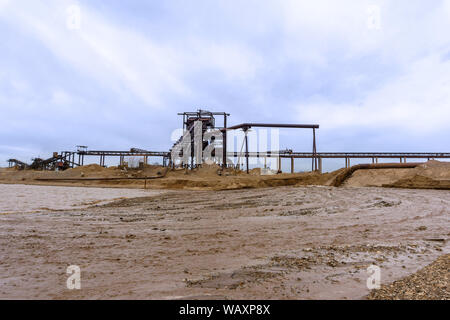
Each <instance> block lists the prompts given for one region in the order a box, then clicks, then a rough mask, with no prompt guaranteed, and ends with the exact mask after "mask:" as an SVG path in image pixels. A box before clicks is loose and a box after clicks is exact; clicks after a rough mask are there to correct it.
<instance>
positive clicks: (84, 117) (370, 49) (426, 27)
mask: <svg viewBox="0 0 450 320" xmlns="http://www.w3.org/2000/svg"><path fill="white" fill-rule="evenodd" d="M199 108H202V109H207V110H211V111H226V112H228V113H230V114H231V117H230V118H229V124H238V123H242V122H281V123H317V124H319V125H320V129H319V130H318V137H317V142H318V151H319V152H320V151H322V152H326V151H328V152H331V151H342V152H344V151H346V152H357V151H361V152H363V151H364V152H370V151H371V152H381V151H386V152H391V151H397V152H401V151H404V152H427V151H428V152H450V148H449V147H450V144H449V140H450V125H449V120H450V1H448V0H442V1H438V0H435V1H414V0H412V1H411V0H409V1H407V0H396V1H393V0H391V1H383V0H372V1H365V0H354V1H350V0H341V1H332V0H329V1H324V0H315V1H301V0H277V1H271V0H259V1H256V0H246V1H237V0H224V1H214V0H189V1H188V0H184V1H183V0H167V1H143V0H141V1H137V0H129V1H126V2H125V1H119V0H109V1H95V0H89V1H87V0H86V1H85V0H79V1H70V0H69V1H67V0H45V1H39V0H33V1H30V0H28V1H25V0H0V117H1V118H0V166H5V165H6V164H7V163H6V160H7V159H9V158H17V159H20V160H23V161H27V162H30V159H31V158H32V157H37V156H39V157H44V158H46V157H50V156H51V153H52V152H53V151H62V150H74V149H75V146H76V145H87V146H89V148H90V149H97V150H99V149H109V150H111V149H112V150H129V149H130V148H131V147H138V148H142V149H147V150H155V151H166V150H168V149H169V148H170V147H171V146H172V141H171V134H172V132H173V131H174V130H175V129H177V128H179V127H180V126H181V119H180V117H179V116H177V113H178V112H183V111H196V110H197V109H199ZM280 147H281V148H289V149H293V150H295V151H310V150H311V134H310V132H303V131H298V130H297V131H295V130H294V131H292V130H287V131H282V132H280Z"/></svg>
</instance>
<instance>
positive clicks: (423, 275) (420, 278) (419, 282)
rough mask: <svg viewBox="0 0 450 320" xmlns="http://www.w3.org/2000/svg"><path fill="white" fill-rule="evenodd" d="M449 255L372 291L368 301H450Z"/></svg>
mask: <svg viewBox="0 0 450 320" xmlns="http://www.w3.org/2000/svg"><path fill="white" fill-rule="evenodd" d="M449 284H450V254H446V255H443V256H441V257H439V258H438V259H437V260H436V261H434V262H433V263H432V264H430V265H428V266H426V267H425V268H423V269H421V270H419V271H418V272H416V273H414V274H412V275H410V276H408V277H405V278H403V279H401V280H398V281H395V282H393V283H391V284H389V285H385V286H383V285H382V286H381V288H380V289H379V290H372V292H371V293H370V294H369V295H368V296H367V298H368V299H370V300H448V299H450V287H449Z"/></svg>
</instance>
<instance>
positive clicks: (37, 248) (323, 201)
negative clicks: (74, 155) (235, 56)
mask: <svg viewBox="0 0 450 320" xmlns="http://www.w3.org/2000/svg"><path fill="white" fill-rule="evenodd" d="M449 213H450V191H448V190H418V189H417V190H408V189H391V188H352V187H343V188H334V187H327V186H314V187H313V186H310V187H301V186H300V187H298V186H286V187H278V188H261V189H242V190H229V191H187V190H177V191H161V194H159V195H153V196H149V197H140V198H133V199H126V200H119V201H116V202H113V203H109V204H106V205H96V206H92V207H89V208H81V209H80V208H75V209H71V210H45V211H43V212H36V213H17V212H16V213H11V214H3V215H0V257H1V260H0V298H2V299H11V298H25V299H38V298H39V299H118V298H122V299H179V298H187V299H196V298H206V299H215V298H225V299H364V298H365V297H366V296H367V295H368V294H369V290H368V289H367V286H366V281H367V278H368V276H369V275H368V273H367V271H366V270H367V267H368V266H369V265H372V264H374V265H377V266H379V267H380V268H381V282H382V284H383V285H387V284H389V283H391V282H392V281H396V280H399V279H401V278H403V277H406V276H408V275H411V274H412V273H415V272H416V271H418V270H419V269H421V268H423V267H425V266H426V265H428V264H430V263H431V262H432V261H434V260H435V259H437V258H438V257H439V256H443V255H444V254H448V253H450V251H449V249H450V247H449V245H448V241H447V240H448V238H449V235H450V234H449V225H450V224H449V217H450V215H449ZM69 265H78V266H79V267H80V268H81V289H80V290H69V289H67V287H66V280H67V278H68V276H69V275H68V274H66V268H67V267H68V266H69ZM446 290H447V289H446Z"/></svg>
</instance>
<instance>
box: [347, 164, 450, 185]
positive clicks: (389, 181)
mask: <svg viewBox="0 0 450 320" xmlns="http://www.w3.org/2000/svg"><path fill="white" fill-rule="evenodd" d="M343 186H348V187H396V188H425V189H450V162H441V161H436V160H430V161H428V162H426V163H424V164H422V165H419V166H417V167H416V168H413V169H369V170H357V171H355V172H354V173H353V175H352V176H351V177H350V178H349V179H348V180H347V181H345V182H344V184H343Z"/></svg>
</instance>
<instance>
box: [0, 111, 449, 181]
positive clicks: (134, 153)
mask: <svg viewBox="0 0 450 320" xmlns="http://www.w3.org/2000/svg"><path fill="white" fill-rule="evenodd" d="M178 115H180V116H183V135H182V136H181V137H180V138H179V139H178V140H177V141H176V142H175V143H174V144H173V146H172V148H171V149H170V150H169V151H148V150H144V149H139V148H131V149H130V150H129V151H114V150H89V149H88V147H87V146H83V145H79V146H77V149H76V151H62V152H60V153H58V152H54V153H53V156H52V157H50V158H48V159H41V158H34V159H32V163H31V164H27V163H25V162H23V161H20V160H17V159H9V160H8V166H9V167H10V168H12V167H15V168H17V169H19V170H26V169H35V170H65V169H68V168H73V167H76V166H82V165H84V160H85V157H89V156H90V157H92V156H94V157H99V164H100V165H101V166H103V167H105V159H106V157H119V165H122V166H123V165H124V164H125V158H126V157H142V158H143V162H142V163H143V164H144V165H146V164H148V159H149V158H150V157H158V158H162V165H163V166H165V167H166V166H170V167H175V166H179V167H184V168H187V169H193V168H196V167H198V166H199V165H201V164H202V163H201V160H199V163H196V161H195V159H196V157H195V152H196V151H197V150H198V149H196V146H195V143H194V142H195V141H194V137H195V136H196V134H197V135H201V141H202V144H201V150H204V149H205V148H207V147H208V146H210V145H211V144H212V143H213V142H214V146H213V151H212V154H213V155H217V154H221V155H222V156H221V157H215V158H214V159H215V160H216V163H217V164H218V165H221V166H222V167H227V166H230V163H228V162H227V161H228V159H230V158H238V159H239V158H241V157H245V160H246V171H247V173H248V172H249V158H252V157H256V158H262V157H264V158H274V157H275V158H277V159H278V171H279V172H281V160H282V159H283V158H288V159H290V162H291V173H293V172H294V159H299V158H301V159H311V170H312V171H319V172H322V161H323V159H329V158H341V159H344V160H345V167H346V168H348V167H350V159H371V161H372V163H378V160H379V159H400V163H406V160H407V159H427V160H431V159H442V158H447V159H449V158H450V153H436V152H317V140H316V130H317V129H319V125H318V124H282V123H253V122H249V123H242V124H238V125H233V126H227V121H228V117H229V116H230V114H229V113H226V112H211V111H207V110H202V109H199V110H197V111H195V112H182V113H178ZM217 117H220V118H222V121H221V123H220V125H218V124H217V119H216V118H217ZM196 124H197V126H196ZM199 124H200V125H199ZM256 127H259V128H281V129H282V128H294V129H311V130H312V152H294V151H292V150H290V149H287V150H272V151H266V152H249V149H248V136H247V134H248V131H249V129H250V128H256ZM195 130H198V131H197V132H195ZM231 130H242V131H243V132H244V141H243V143H245V150H244V151H243V152H229V151H228V150H227V133H228V132H229V131H231ZM211 131H216V132H219V133H220V134H219V135H221V137H220V138H221V139H220V140H221V141H222V143H217V142H218V141H213V140H215V139H214V138H213V137H216V136H211V137H210V136H209V135H208V133H209V132H211ZM204 137H208V139H204ZM205 140H206V141H205ZM188 145H190V146H189V148H187V146H188ZM210 147H211V146H210ZM183 150H190V154H189V155H188V156H187V155H183ZM173 154H175V155H178V156H185V157H184V159H189V160H188V161H182V162H181V163H179V164H175V163H174V161H173V159H172V156H173ZM200 158H201V157H200Z"/></svg>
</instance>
